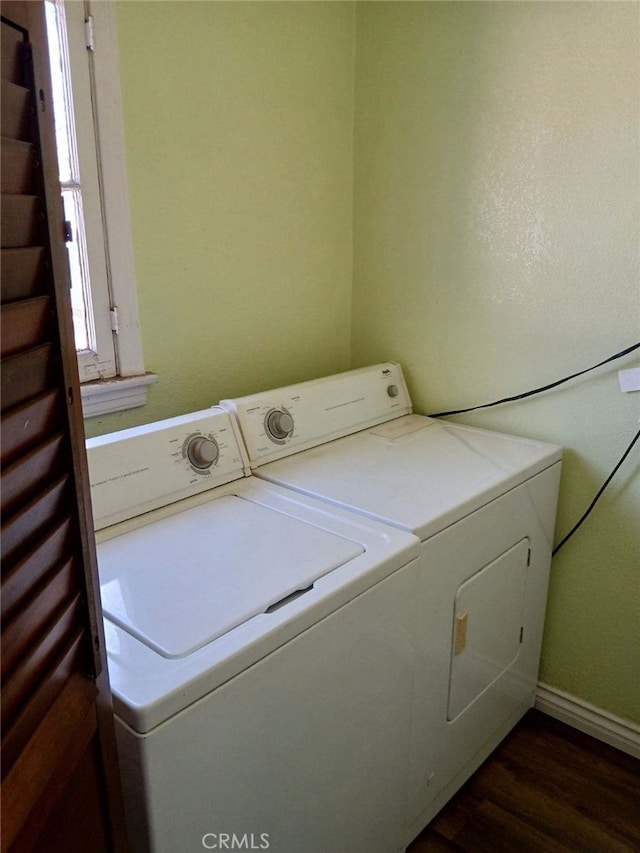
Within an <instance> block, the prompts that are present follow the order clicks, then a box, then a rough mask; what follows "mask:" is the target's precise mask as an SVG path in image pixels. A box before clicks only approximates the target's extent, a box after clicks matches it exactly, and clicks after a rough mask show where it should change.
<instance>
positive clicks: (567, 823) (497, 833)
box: [407, 711, 640, 853]
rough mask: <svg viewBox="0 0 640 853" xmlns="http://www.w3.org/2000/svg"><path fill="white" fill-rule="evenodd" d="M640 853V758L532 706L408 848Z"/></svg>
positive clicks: (453, 852)
mask: <svg viewBox="0 0 640 853" xmlns="http://www.w3.org/2000/svg"><path fill="white" fill-rule="evenodd" d="M461 851H465V853H567V851H572V853H639V851H640V761H637V760H636V759H635V758H632V757H631V756H629V755H626V754H624V753H622V752H619V751H618V750H616V749H613V748H612V747H609V746H607V745H606V744H603V743H601V742H600V741H597V740H594V739H593V738H590V737H588V736H587V735H584V734H582V733H581V732H578V731H576V730H575V729H573V728H571V727H569V726H565V725H564V724H563V723H559V722H558V721H556V720H553V719H552V718H551V717H548V716H547V715H545V714H541V713H540V712H538V711H530V712H529V713H528V714H527V715H526V716H525V717H524V719H523V720H522V721H521V722H520V724H519V725H518V726H517V727H516V729H514V731H513V732H512V733H511V734H510V735H509V737H508V738H507V739H506V740H505V741H504V742H503V743H502V744H501V745H500V746H499V747H498V749H497V750H496V751H495V752H494V753H493V755H492V756H491V757H490V758H489V759H488V760H487V761H486V762H485V763H484V764H483V765H482V767H481V768H480V769H479V770H478V771H477V773H475V775H474V776H472V778H471V779H470V780H469V781H468V782H467V784H466V785H465V786H464V787H463V788H462V789H461V790H460V791H459V792H458V794H457V795H456V796H455V797H454V798H453V799H452V800H451V801H450V802H449V803H448V805H447V806H445V808H444V809H443V810H442V811H441V812H440V814H439V815H437V817H435V818H434V820H433V821H432V822H431V823H430V824H429V826H428V827H427V828H426V829H425V830H424V831H423V832H422V833H421V834H420V835H419V836H418V838H417V839H416V840H415V841H414V842H413V844H411V845H410V847H409V848H408V849H407V853H461Z"/></svg>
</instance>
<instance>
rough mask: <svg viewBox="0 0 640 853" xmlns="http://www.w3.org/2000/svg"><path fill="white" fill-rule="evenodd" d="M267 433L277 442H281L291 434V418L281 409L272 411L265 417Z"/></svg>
mask: <svg viewBox="0 0 640 853" xmlns="http://www.w3.org/2000/svg"><path fill="white" fill-rule="evenodd" d="M265 426H266V428H267V432H268V433H269V435H270V436H271V437H272V438H275V439H276V440H277V441H283V440H284V439H285V438H287V436H289V435H291V433H292V432H293V418H292V417H291V415H290V414H289V412H287V411H286V410H283V409H272V410H271V411H270V412H269V414H268V415H267V417H266V422H265Z"/></svg>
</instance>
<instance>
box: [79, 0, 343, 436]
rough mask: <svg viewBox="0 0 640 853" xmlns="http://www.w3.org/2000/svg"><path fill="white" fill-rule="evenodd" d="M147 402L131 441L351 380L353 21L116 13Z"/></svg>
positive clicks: (241, 9)
mask: <svg viewBox="0 0 640 853" xmlns="http://www.w3.org/2000/svg"><path fill="white" fill-rule="evenodd" d="M117 18H118V36H119V51H120V65H121V80H122V91H123V101H124V124H125V136H126V146H127V168H128V175H129V186H130V203H131V215H132V226H133V236H134V251H135V260H136V273H137V284H138V297H139V306H140V323H141V328H142V337H143V347H144V354H145V363H146V366H147V369H148V370H151V371H154V372H155V373H157V374H158V375H159V377H160V381H159V383H158V384H157V385H156V386H153V387H152V388H151V389H150V391H149V402H148V404H147V406H146V407H144V408H142V409H135V410H132V411H129V412H124V413H121V414H117V415H111V416H108V417H98V418H92V419H90V420H88V421H87V433H88V434H89V435H96V434H100V433H103V432H107V431H111V430H115V429H121V428H124V427H128V426H133V425H136V424H139V423H143V422H145V421H150V420H156V419H158V418H162V417H169V416H171V415H175V414H181V413H183V412H186V411H192V410H194V409H198V408H201V407H205V406H208V405H211V404H212V403H214V402H216V401H217V400H219V399H220V398H222V397H225V396H239V395H241V394H247V393H251V392H252V391H256V390H261V389H263V388H265V387H271V386H273V385H274V384H276V385H277V384H286V383H290V382H294V381H298V380H302V379H308V378H311V377H314V376H320V375H323V374H326V373H332V372H335V371H338V370H344V369H347V368H348V367H349V366H350V362H349V359H350V323H351V281H352V175H353V158H352V145H353V80H354V9H353V6H352V5H351V4H348V3H287V2H284V3H237V2H230V3H224V2H222V3H218V2H215V3H214V2H207V3H195V2H163V3H158V2H151V3H148V2H139V1H138V0H136V2H124V3H119V4H118V7H117Z"/></svg>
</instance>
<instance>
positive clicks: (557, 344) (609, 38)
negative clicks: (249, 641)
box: [352, 2, 640, 719]
mask: <svg viewBox="0 0 640 853" xmlns="http://www.w3.org/2000/svg"><path fill="white" fill-rule="evenodd" d="M639 25H640V7H639V6H638V5H637V4H635V3H545V2H541V3H493V2H483V3H465V2H461V3H458V2H455V3H437V2H436V3H430V2H427V3H402V2H392V3H358V4H357V18H356V33H357V49H356V97H355V103H356V125H355V128H356V129H355V148H354V163H355V195H354V198H355V208H354V210H355V243H354V245H355V248H354V286H353V332H352V334H353V355H354V366H358V365H362V364H366V363H369V362H375V361H377V360H381V359H386V358H392V359H397V360H398V361H400V362H402V364H403V365H404V367H405V370H406V374H407V377H408V381H409V385H410V389H411V392H412V395H413V398H414V402H415V405H416V409H417V410H418V411H422V412H425V413H427V412H429V411H432V412H433V411H441V410H443V409H449V408H456V407H463V406H465V405H472V404H474V403H482V402H486V401H489V400H493V399H496V398H499V397H502V396H506V395H508V394H511V393H516V392H518V391H524V390H526V389H528V388H531V387H535V386H537V385H542V384H544V383H546V382H548V381H551V380H553V379H554V378H559V377H561V376H563V375H566V374H568V373H571V372H573V371H576V370H578V369H580V368H582V367H586V366H588V365H589V364H594V363H596V362H597V361H599V360H601V359H602V358H604V357H605V356H607V355H609V354H612V353H613V352H616V351H617V350H619V349H623V348H624V347H625V346H628V345H630V344H631V343H633V342H635V341H637V340H638V338H639V337H640V335H639V334H638V333H639V331H640V287H639V280H640V260H639V244H640V240H639V237H640V230H639V225H640V171H639V170H640V134H639V131H640V111H639V98H640V26H639ZM634 364H638V360H637V357H635V358H634V357H633V356H631V357H628V358H627V359H626V360H625V361H624V362H619V363H617V364H616V365H615V366H612V367H610V368H606V369H601V370H600V371H598V372H597V373H596V374H594V375H592V376H591V377H590V378H586V377H585V378H583V379H581V380H579V381H577V382H574V383H573V384H571V385H570V386H567V387H566V388H565V389H564V390H557V391H554V392H552V393H548V394H546V395H545V396H543V397H540V398H536V399H535V400H530V401H528V402H522V403H520V404H511V405H508V406H503V407H501V408H498V409H493V410H490V411H485V412H484V413H477V414H475V415H473V416H471V415H469V416H467V417H465V418H460V419H461V420H465V421H466V422H468V423H472V424H477V425H482V426H487V427H489V428H495V429H499V430H504V431H509V432H513V433H518V434H522V435H531V436H536V437H539V438H541V439H546V440H550V441H554V442H557V443H559V444H562V445H563V446H564V447H565V448H566V453H565V462H564V473H563V480H562V487H561V502H560V512H559V518H558V524H557V528H556V535H557V537H560V536H561V535H563V534H564V533H565V532H566V531H567V530H568V529H569V528H570V527H571V525H572V523H573V522H574V521H575V520H577V518H578V517H579V515H580V514H581V513H582V511H583V510H584V509H585V508H586V506H587V505H588V504H589V502H590V500H591V498H592V497H593V495H594V494H595V493H596V491H597V490H598V488H599V487H600V485H601V484H602V482H603V481H604V479H605V478H606V476H607V474H608V473H609V471H610V470H611V469H612V468H613V466H614V464H615V463H616V461H617V460H618V458H619V457H620V456H621V454H622V452H623V450H624V449H625V448H626V447H627V445H628V444H629V442H630V441H631V438H632V437H633V435H634V434H635V432H636V430H637V429H638V426H637V421H638V415H639V414H640V411H639V407H638V397H639V395H638V394H626V395H625V394H622V393H620V391H619V389H618V382H617V370H618V368H619V367H631V366H633V365H634ZM638 464H639V453H638V451H637V449H636V450H635V452H634V454H633V456H632V457H629V460H628V461H627V464H626V465H625V467H624V469H623V470H622V471H621V472H620V474H619V476H618V477H617V479H616V480H615V481H614V484H613V485H612V486H611V488H610V490H609V491H608V492H607V493H605V496H604V497H603V499H602V501H601V503H600V504H598V507H597V508H596V510H595V511H594V513H593V514H592V516H590V518H589V519H588V521H587V522H586V523H585V525H584V526H583V527H582V528H581V530H580V531H579V533H578V534H576V536H575V538H574V539H572V540H571V542H570V543H568V544H567V545H566V546H565V548H564V549H563V550H562V551H560V552H559V554H558V555H557V557H556V559H555V560H554V562H553V566H552V578H551V587H550V596H549V606H548V614H547V628H546V633H545V643H544V650H543V663H542V671H541V678H542V680H543V681H546V682H548V683H550V684H552V685H554V686H556V687H558V688H560V689H562V690H565V691H567V692H568V693H571V694H574V695H577V696H579V697H581V698H582V699H584V700H586V701H588V702H591V703H593V704H594V705H596V706H599V707H601V708H604V709H606V710H608V711H610V712H611V713H614V714H618V715H622V716H628V717H633V718H635V719H638V718H639V717H640V679H639V678H638V673H639V672H640V628H639V626H640V619H639V618H638V617H639V615H640V525H638V518H639V517H640V483H639V479H640V478H638V476H637V474H638Z"/></svg>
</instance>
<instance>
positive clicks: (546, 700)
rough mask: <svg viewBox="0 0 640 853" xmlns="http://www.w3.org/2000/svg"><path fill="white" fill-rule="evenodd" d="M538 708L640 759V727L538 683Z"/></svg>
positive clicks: (536, 704) (575, 697)
mask: <svg viewBox="0 0 640 853" xmlns="http://www.w3.org/2000/svg"><path fill="white" fill-rule="evenodd" d="M535 706H536V708H537V709H538V710H539V711H542V712H543V713H545V714H548V715H549V716H550V717H554V718H555V719H556V720H560V721H561V722H563V723H567V724H568V725H570V726H573V728H574V729H578V731H581V732H585V734H588V735H591V736H592V737H595V738H597V739H598V740H601V741H603V742H604V743H608V744H609V745H610V746H615V747H616V749H620V750H621V751H622V752H626V753H628V754H629V755H633V756H634V758H640V726H638V725H636V723H634V722H632V721H631V720H626V719H623V718H622V717H616V716H615V715H614V714H610V713H609V712H608V711H603V710H602V708H596V706H595V705H590V704H589V703H588V702H584V701H583V700H582V699H578V697H577V696H571V695H570V694H569V693H564V692H563V691H562V690H557V689H556V688H555V687H551V686H550V685H549V684H543V683H542V682H538V690H537V694H536V703H535Z"/></svg>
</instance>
